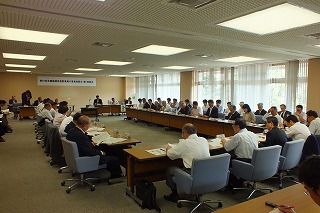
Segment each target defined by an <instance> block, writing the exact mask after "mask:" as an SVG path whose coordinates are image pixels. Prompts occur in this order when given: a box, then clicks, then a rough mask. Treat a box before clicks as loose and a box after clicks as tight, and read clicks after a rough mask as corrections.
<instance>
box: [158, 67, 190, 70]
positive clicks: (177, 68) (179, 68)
mask: <svg viewBox="0 0 320 213" xmlns="http://www.w3.org/2000/svg"><path fill="white" fill-rule="evenodd" d="M162 68H163V69H170V70H185V69H191V68H194V67H186V66H168V67H162Z"/></svg>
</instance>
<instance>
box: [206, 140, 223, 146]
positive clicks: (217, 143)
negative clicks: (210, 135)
mask: <svg viewBox="0 0 320 213" xmlns="http://www.w3.org/2000/svg"><path fill="white" fill-rule="evenodd" d="M208 143H209V145H210V146H212V148H221V147H222V144H221V138H216V139H212V140H209V141H208Z"/></svg>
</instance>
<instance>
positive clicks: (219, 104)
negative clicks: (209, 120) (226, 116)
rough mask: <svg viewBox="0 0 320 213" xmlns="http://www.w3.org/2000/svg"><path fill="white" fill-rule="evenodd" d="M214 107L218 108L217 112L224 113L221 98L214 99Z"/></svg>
mask: <svg viewBox="0 0 320 213" xmlns="http://www.w3.org/2000/svg"><path fill="white" fill-rule="evenodd" d="M216 107H217V108H218V113H219V112H220V113H224V109H223V106H222V105H221V100H216Z"/></svg>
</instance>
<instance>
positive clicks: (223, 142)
mask: <svg viewBox="0 0 320 213" xmlns="http://www.w3.org/2000/svg"><path fill="white" fill-rule="evenodd" d="M226 143H227V140H226V139H225V138H222V139H221V144H222V145H223V146H224V145H225V144H226Z"/></svg>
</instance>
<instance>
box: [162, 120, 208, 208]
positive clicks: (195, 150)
mask: <svg viewBox="0 0 320 213" xmlns="http://www.w3.org/2000/svg"><path fill="white" fill-rule="evenodd" d="M181 136H182V138H183V139H180V140H179V143H178V144H177V145H176V146H174V147H171V146H169V145H168V146H167V148H166V152H167V156H168V157H169V158H170V159H171V160H175V159H178V158H182V160H183V165H184V168H183V170H184V171H186V172H188V173H190V172H191V166H192V160H193V159H194V158H198V159H199V158H205V157H209V156H210V152H209V144H208V141H207V140H206V139H205V138H203V137H198V136H197V129H196V127H195V126H194V125H193V124H191V123H187V124H185V125H184V126H183V128H182V135H181ZM176 170H180V168H178V167H175V166H172V167H169V168H168V169H167V180H166V184H167V185H168V186H169V187H170V188H171V191H172V192H171V194H170V195H165V196H164V198H165V199H166V200H168V201H171V202H174V203H176V202H177V200H179V196H178V191H177V186H176V184H175V183H174V182H173V181H172V177H173V176H174V174H175V171H176Z"/></svg>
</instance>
